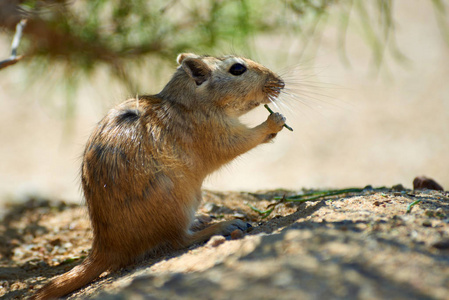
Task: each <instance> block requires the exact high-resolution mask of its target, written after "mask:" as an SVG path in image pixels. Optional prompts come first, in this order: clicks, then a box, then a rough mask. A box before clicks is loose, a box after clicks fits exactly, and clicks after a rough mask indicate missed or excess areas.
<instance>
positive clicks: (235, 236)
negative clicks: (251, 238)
mask: <svg viewBox="0 0 449 300" xmlns="http://www.w3.org/2000/svg"><path fill="white" fill-rule="evenodd" d="M243 236H244V233H243V231H241V230H240V229H236V230H234V231H233V232H231V240H238V239H241V238H242V237H243Z"/></svg>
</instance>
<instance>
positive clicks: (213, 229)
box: [183, 219, 248, 247]
mask: <svg viewBox="0 0 449 300" xmlns="http://www.w3.org/2000/svg"><path fill="white" fill-rule="evenodd" d="M247 228H248V224H247V223H245V222H243V221H242V220H238V219H235V220H230V221H224V222H220V223H217V224H213V225H211V226H209V227H206V228H205V229H203V230H201V231H197V232H189V233H187V235H186V236H185V238H184V243H183V247H188V246H191V245H193V244H197V243H202V242H205V241H207V240H208V239H210V238H211V237H212V236H213V235H229V234H231V232H233V231H234V230H236V229H240V230H246V229H247Z"/></svg>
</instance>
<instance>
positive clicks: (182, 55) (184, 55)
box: [176, 53, 198, 65]
mask: <svg viewBox="0 0 449 300" xmlns="http://www.w3.org/2000/svg"><path fill="white" fill-rule="evenodd" d="M186 57H195V58H198V55H196V54H193V53H180V54H179V55H178V57H177V58H176V62H177V63H178V65H180V64H181V63H182V61H183V60H184V59H185V58H186Z"/></svg>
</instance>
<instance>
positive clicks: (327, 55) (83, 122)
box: [0, 1, 449, 203]
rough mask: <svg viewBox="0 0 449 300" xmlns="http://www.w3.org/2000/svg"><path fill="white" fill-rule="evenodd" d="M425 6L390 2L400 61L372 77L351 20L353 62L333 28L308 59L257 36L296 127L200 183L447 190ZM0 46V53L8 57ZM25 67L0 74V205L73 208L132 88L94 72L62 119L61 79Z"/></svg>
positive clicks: (281, 41) (445, 112) (442, 57)
mask: <svg viewBox="0 0 449 300" xmlns="http://www.w3.org/2000/svg"><path fill="white" fill-rule="evenodd" d="M427 2H428V1H416V2H414V4H413V5H410V4H409V2H408V1H396V2H395V3H396V5H395V20H396V22H397V23H396V39H397V44H398V46H399V48H400V50H401V51H402V52H403V53H404V54H405V55H406V56H407V58H408V60H407V62H406V63H404V64H400V63H398V62H397V61H396V62H395V61H394V60H393V59H392V57H391V55H389V54H388V51H386V52H387V56H386V60H385V64H383V65H382V67H381V68H380V70H379V72H377V73H376V72H375V68H374V67H373V65H372V59H371V54H370V51H369V50H368V47H367V46H366V44H365V43H364V42H363V40H362V38H361V37H360V34H359V32H358V30H359V27H358V26H356V25H354V26H352V27H350V29H349V31H348V36H347V47H346V48H347V56H348V58H349V60H350V67H347V66H345V65H344V64H343V63H342V61H341V60H340V56H339V51H338V43H337V29H336V26H334V25H333V23H330V24H329V25H328V26H327V28H326V29H325V31H324V34H323V37H322V38H321V47H320V48H319V49H318V51H317V53H316V54H315V59H314V61H312V60H311V59H310V58H309V57H305V58H300V55H299V51H300V50H301V49H303V48H304V43H303V42H301V40H299V39H298V38H297V36H295V35H294V34H279V35H276V37H275V38H274V37H272V36H269V37H258V38H257V39H256V43H257V44H258V45H260V47H259V49H260V50H259V51H258V52H257V53H255V55H254V58H255V59H257V60H258V61H260V62H262V63H263V64H266V65H267V66H269V67H270V68H272V69H273V70H284V69H286V70H287V71H286V73H287V74H286V75H285V76H286V79H287V87H288V86H290V87H292V86H293V87H295V88H297V89H301V90H305V91H304V95H302V94H299V93H298V95H300V96H302V98H303V103H300V102H299V101H294V100H291V99H290V100H288V99H287V100H286V103H287V104H288V105H289V106H290V107H291V108H292V110H293V111H292V112H290V111H289V110H287V109H282V110H281V111H282V112H283V113H285V115H286V117H287V119H288V124H290V126H292V127H293V128H294V129H295V131H294V132H293V133H291V132H288V131H284V132H282V133H281V134H280V135H279V136H278V138H277V139H276V141H275V143H273V144H270V145H264V146H262V147H259V148H258V149H256V150H254V151H252V152H251V153H249V154H246V155H244V156H242V157H241V158H240V159H238V160H236V161H235V162H234V163H232V164H231V165H230V166H228V167H226V168H224V169H222V170H221V171H220V172H218V173H216V174H214V175H212V176H211V178H210V179H209V180H208V181H207V182H206V188H209V189H213V190H250V191H255V190H258V189H270V188H280V187H283V188H289V189H298V188H301V187H310V188H314V187H315V188H323V187H348V186H361V187H363V186H365V185H366V184H367V183H369V184H372V185H373V186H382V185H390V186H391V185H393V184H396V183H403V184H404V185H408V187H411V185H410V182H411V181H412V179H413V178H414V177H415V176H418V175H421V174H425V175H427V176H431V177H433V178H435V179H436V180H437V181H438V182H440V183H441V184H442V185H443V186H446V187H447V186H449V173H448V172H447V167H448V165H449V156H448V155H447V153H449V85H448V84H447V78H449V74H448V73H449V45H448V44H446V43H445V42H444V40H443V39H442V37H441V35H440V32H439V29H438V26H437V25H436V21H435V18H434V12H433V9H432V6H431V5H430V3H427ZM310 42H313V41H310ZM7 43H9V41H3V43H2V44H5V45H7ZM7 48H8V47H7V46H5V48H2V50H1V52H0V53H2V54H1V55H7V52H8V50H7ZM230 48H232V47H231V46H230ZM229 50H231V49H229ZM217 52H218V53H226V49H219V50H217ZM174 59H175V58H173V60H174ZM295 66H297V68H296V70H297V71H299V73H295V71H294V70H295ZM150 67H151V66H150ZM29 71H30V70H28V69H27V65H26V64H23V65H21V64H18V65H16V66H14V67H10V68H7V69H4V70H2V71H1V73H0V78H1V80H0V110H1V111H2V118H0V140H1V141H3V142H2V146H1V147H0V203H4V202H5V201H11V200H12V201H18V200H20V199H24V198H26V195H41V196H43V197H50V198H57V199H61V200H64V201H70V202H74V203H80V201H81V200H80V199H81V198H80V193H79V180H78V169H79V165H80V158H79V157H80V155H81V153H82V151H83V145H84V143H85V141H86V140H87V137H88V136H89V134H90V132H91V130H92V128H93V126H95V123H96V122H98V120H100V119H101V117H102V116H103V115H104V114H105V112H106V111H107V109H109V108H110V107H111V106H113V105H114V104H116V103H118V102H120V101H122V100H123V99H125V98H126V97H127V96H129V93H128V92H126V91H125V90H124V89H123V88H121V87H120V86H118V85H117V84H116V83H114V82H111V81H110V77H108V75H107V74H104V73H102V72H99V75H98V76H97V77H96V79H94V80H92V81H90V82H84V83H83V84H82V88H81V89H80V90H79V92H78V93H77V95H76V98H75V99H74V100H75V101H76V103H77V108H76V111H75V117H74V119H72V121H71V122H68V121H67V120H66V119H65V118H64V113H63V109H62V107H63V103H64V101H65V98H66V94H65V93H64V92H63V91H62V90H63V88H62V87H61V85H60V84H59V83H60V81H59V78H58V75H57V74H60V73H59V72H58V71H57V70H55V67H52V66H48V68H47V69H46V71H45V72H44V73H39V74H34V75H31V76H28V77H27V76H26V74H27V73H29ZM163 74H165V75H162V76H161V78H158V79H151V78H148V76H145V75H148V74H142V75H143V76H142V77H143V78H144V79H145V80H146V81H145V82H151V84H148V85H145V86H147V88H145V90H143V91H141V93H155V92H158V91H159V90H160V88H161V87H162V86H163V84H164V82H166V81H167V80H168V78H169V76H170V72H169V71H167V72H163ZM298 74H299V75H298ZM311 74H313V76H312V77H307V76H309V75H311ZM292 78H293V79H292ZM294 81H296V82H294ZM289 82H290V85H289ZM30 83H33V84H31V85H30ZM308 85H317V87H314V88H308ZM281 108H282V107H281ZM266 116H267V112H266V111H265V110H264V109H263V108H258V109H257V110H256V111H254V113H251V114H250V116H248V117H247V118H245V120H246V121H247V122H248V123H250V124H252V125H256V124H258V123H260V122H262V121H263V120H264V119H265V118H266ZM70 126H71V127H70ZM68 127H70V129H67V128H68Z"/></svg>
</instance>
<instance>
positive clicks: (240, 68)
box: [229, 64, 246, 76]
mask: <svg viewBox="0 0 449 300" xmlns="http://www.w3.org/2000/svg"><path fill="white" fill-rule="evenodd" d="M245 72H246V67H245V66H244V65H242V64H233V65H232V67H231V68H230V69H229V73H231V74H232V75H235V76H239V75H242V74H243V73H245Z"/></svg>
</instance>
